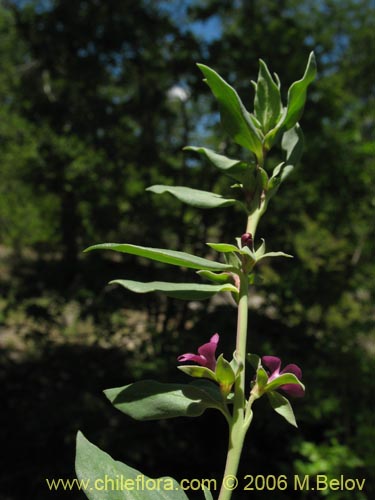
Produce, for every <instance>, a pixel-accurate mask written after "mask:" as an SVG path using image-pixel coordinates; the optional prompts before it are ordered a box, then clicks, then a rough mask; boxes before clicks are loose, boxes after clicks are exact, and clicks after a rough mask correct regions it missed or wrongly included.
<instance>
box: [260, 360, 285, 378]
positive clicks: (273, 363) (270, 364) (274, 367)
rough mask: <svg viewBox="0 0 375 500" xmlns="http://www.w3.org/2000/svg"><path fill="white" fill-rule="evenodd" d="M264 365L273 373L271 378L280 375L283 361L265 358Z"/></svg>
mask: <svg viewBox="0 0 375 500" xmlns="http://www.w3.org/2000/svg"><path fill="white" fill-rule="evenodd" d="M262 364H263V365H264V366H265V367H266V368H268V370H269V371H270V372H271V377H272V376H274V377H273V378H275V376H278V375H279V371H280V366H281V359H280V358H278V357H276V356H263V357H262Z"/></svg>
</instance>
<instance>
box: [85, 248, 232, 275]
mask: <svg viewBox="0 0 375 500" xmlns="http://www.w3.org/2000/svg"><path fill="white" fill-rule="evenodd" d="M91 250H113V251H115V252H122V253H128V254H131V255H138V256H139V257H145V258H146V259H151V260H157V261H158V262H164V263H165V264H172V265H174V266H181V267H187V268H190V269H207V270H210V271H224V270H231V269H233V266H231V265H230V264H221V263H220V262H214V261H212V260H208V259H202V258H201V257H197V256H195V255H191V254H188V253H185V252H178V251H175V250H166V249H165V248H148V247H141V246H138V245H128V244H125V243H100V244H99V245H93V246H91V247H89V248H86V250H84V251H85V252H90V251H91Z"/></svg>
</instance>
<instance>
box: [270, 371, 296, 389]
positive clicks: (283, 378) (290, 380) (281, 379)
mask: <svg viewBox="0 0 375 500" xmlns="http://www.w3.org/2000/svg"><path fill="white" fill-rule="evenodd" d="M285 384H297V385H299V386H301V387H302V389H303V390H305V386H304V385H303V384H302V382H301V381H300V380H299V379H298V378H297V377H296V376H295V375H294V374H293V373H283V374H282V375H279V376H278V377H276V378H275V379H273V380H272V381H271V382H270V383H269V384H267V386H266V391H275V390H276V389H278V388H279V387H281V386H282V385H285Z"/></svg>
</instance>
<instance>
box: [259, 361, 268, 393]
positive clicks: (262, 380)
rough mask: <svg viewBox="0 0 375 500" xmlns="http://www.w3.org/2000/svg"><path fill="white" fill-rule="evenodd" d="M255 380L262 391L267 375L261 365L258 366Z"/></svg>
mask: <svg viewBox="0 0 375 500" xmlns="http://www.w3.org/2000/svg"><path fill="white" fill-rule="evenodd" d="M256 380H257V384H258V386H259V388H260V390H261V391H263V390H264V388H265V387H266V385H267V382H268V375H267V372H266V370H265V369H264V368H263V366H259V367H258V369H257V378H256Z"/></svg>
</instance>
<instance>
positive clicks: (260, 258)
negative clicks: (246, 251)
mask: <svg viewBox="0 0 375 500" xmlns="http://www.w3.org/2000/svg"><path fill="white" fill-rule="evenodd" d="M268 257H288V258H289V259H293V255H289V254H288V253H284V252H267V253H265V254H263V255H262V256H260V257H258V258H257V262H259V261H261V260H262V259H267V258H268Z"/></svg>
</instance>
